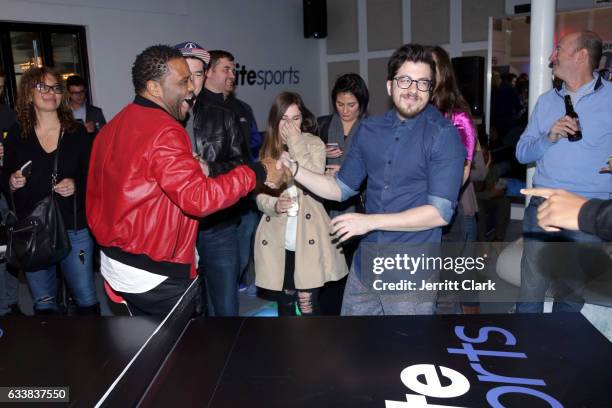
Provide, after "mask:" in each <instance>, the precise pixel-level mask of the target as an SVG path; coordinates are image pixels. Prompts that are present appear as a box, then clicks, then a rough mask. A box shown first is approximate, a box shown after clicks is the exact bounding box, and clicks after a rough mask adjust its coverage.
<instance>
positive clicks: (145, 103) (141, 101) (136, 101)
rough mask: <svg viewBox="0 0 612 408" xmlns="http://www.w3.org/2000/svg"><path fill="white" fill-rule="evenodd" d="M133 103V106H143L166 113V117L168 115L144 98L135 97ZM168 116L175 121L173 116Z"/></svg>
mask: <svg viewBox="0 0 612 408" xmlns="http://www.w3.org/2000/svg"><path fill="white" fill-rule="evenodd" d="M133 103H134V104H135V105H139V106H144V107H145V108H153V109H160V110H162V111H164V112H166V113H167V114H168V115H170V114H169V113H168V112H167V111H166V110H165V109H164V108H162V107H161V106H159V105H158V104H156V103H155V102H153V101H152V100H150V99H147V98H145V97H144V96H140V95H136V96H135V97H134V102H133ZM170 116H171V117H172V119H174V120H176V118H175V117H174V116H172V115H170ZM176 121H177V122H179V121H178V120H176ZM179 123H180V122H179Z"/></svg>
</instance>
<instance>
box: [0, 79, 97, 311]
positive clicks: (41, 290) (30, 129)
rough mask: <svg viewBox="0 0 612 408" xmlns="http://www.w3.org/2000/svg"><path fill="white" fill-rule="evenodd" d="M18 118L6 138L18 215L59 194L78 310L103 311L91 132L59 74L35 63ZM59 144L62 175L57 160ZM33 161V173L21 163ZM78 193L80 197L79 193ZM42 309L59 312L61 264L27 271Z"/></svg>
mask: <svg viewBox="0 0 612 408" xmlns="http://www.w3.org/2000/svg"><path fill="white" fill-rule="evenodd" d="M16 110H17V124H15V125H14V126H13V127H11V129H10V130H9V131H8V136H7V138H6V140H5V141H4V145H5V157H4V172H3V174H2V182H3V185H4V187H5V190H7V191H9V192H10V195H11V196H12V201H13V203H14V207H15V210H16V212H17V217H18V218H20V219H22V218H24V217H26V216H28V215H29V214H30V213H31V212H32V210H33V209H34V207H35V206H36V204H37V203H38V202H39V201H41V200H42V199H44V198H45V197H47V196H48V195H49V194H50V193H51V186H52V185H53V186H54V187H53V192H54V194H56V198H57V202H58V205H59V208H60V212H61V214H62V217H63V221H64V225H65V226H66V229H67V230H68V237H69V239H70V243H71V245H72V249H71V251H70V253H69V254H68V256H66V258H64V259H63V260H62V261H61V267H62V272H63V276H64V278H65V280H66V283H67V285H68V289H69V290H70V294H71V295H72V298H73V299H74V301H75V302H76V306H77V308H76V311H77V313H78V314H99V305H98V300H97V297H96V290H95V286H94V277H93V268H92V252H93V240H92V238H91V235H90V234H89V231H88V229H87V223H86V220H85V182H86V179H87V166H88V162H89V154H90V150H91V138H90V137H89V136H88V135H87V132H86V130H85V128H84V127H83V126H82V125H80V124H78V123H77V122H76V121H75V120H74V118H73V116H72V112H71V110H70V108H69V106H68V98H67V95H66V93H65V91H64V87H63V86H62V83H61V79H60V77H59V76H58V75H57V74H56V73H55V72H54V71H52V70H50V69H49V68H45V67H42V68H38V67H32V68H30V69H28V70H27V71H26V72H25V73H24V74H23V76H22V78H21V81H20V83H19V87H18V93H17V109H16ZM58 149H59V156H58V172H57V179H56V180H53V177H52V174H53V165H54V160H55V155H56V152H57V151H58ZM28 162H31V167H30V168H31V171H30V172H29V174H27V175H26V174H22V172H21V170H20V169H21V167H22V166H23V165H24V164H26V163H28ZM75 195H76V198H75ZM25 272H26V277H27V280H28V284H29V286H30V290H31V292H32V297H33V301H34V312H35V313H37V314H52V313H58V312H59V309H58V302H57V276H56V265H49V266H48V267H47V268H44V269H42V270H36V271H25Z"/></svg>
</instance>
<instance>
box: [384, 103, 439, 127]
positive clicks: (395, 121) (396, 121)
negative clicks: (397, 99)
mask: <svg viewBox="0 0 612 408" xmlns="http://www.w3.org/2000/svg"><path fill="white" fill-rule="evenodd" d="M429 108H430V105H427V106H426V107H425V109H423V110H422V111H421V112H419V113H418V114H417V115H416V116H414V117H412V118H407V119H401V118H400V117H399V116H398V113H397V110H396V109H395V108H393V109H391V110H389V111H388V112H387V113H386V114H385V117H386V118H387V120H388V121H389V122H390V123H391V128H393V129H395V128H397V127H398V126H401V127H403V128H405V129H406V130H410V129H412V128H413V127H414V125H415V124H416V123H417V121H418V119H419V117H421V115H423V114H424V113H425V111H426V110H427V109H429Z"/></svg>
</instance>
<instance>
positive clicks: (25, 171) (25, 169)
mask: <svg viewBox="0 0 612 408" xmlns="http://www.w3.org/2000/svg"><path fill="white" fill-rule="evenodd" d="M19 170H21V175H22V176H23V177H26V178H27V177H30V174H32V160H28V162H27V163H26V164H24V165H23V166H21V168H20V169H19Z"/></svg>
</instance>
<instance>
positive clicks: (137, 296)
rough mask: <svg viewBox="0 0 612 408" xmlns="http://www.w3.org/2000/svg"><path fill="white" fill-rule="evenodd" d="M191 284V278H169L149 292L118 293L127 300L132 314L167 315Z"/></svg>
mask: <svg viewBox="0 0 612 408" xmlns="http://www.w3.org/2000/svg"><path fill="white" fill-rule="evenodd" d="M190 284H191V280H190V279H173V278H168V279H166V280H165V281H163V282H162V283H160V284H159V285H157V286H156V287H154V288H153V289H151V290H149V291H147V292H143V293H125V292H117V293H118V294H119V295H121V296H122V297H123V299H125V301H126V302H127V304H128V307H129V309H130V312H131V313H132V316H149V315H151V316H166V315H167V314H168V313H170V311H171V310H172V308H173V307H174V305H175V304H176V302H178V301H179V299H180V298H181V296H183V293H185V291H186V290H187V288H188V287H189V285H190Z"/></svg>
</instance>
